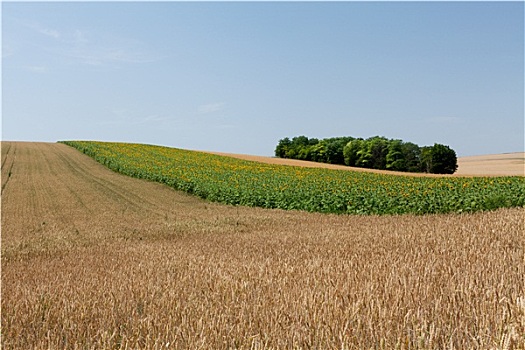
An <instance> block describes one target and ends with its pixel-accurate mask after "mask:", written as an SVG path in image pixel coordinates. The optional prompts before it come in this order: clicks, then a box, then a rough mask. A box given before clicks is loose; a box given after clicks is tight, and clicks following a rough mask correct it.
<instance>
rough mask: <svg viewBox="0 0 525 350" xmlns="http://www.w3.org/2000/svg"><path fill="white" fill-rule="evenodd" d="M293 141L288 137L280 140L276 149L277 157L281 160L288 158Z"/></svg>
mask: <svg viewBox="0 0 525 350" xmlns="http://www.w3.org/2000/svg"><path fill="white" fill-rule="evenodd" d="M291 145H292V141H290V139H289V138H288V137H285V138H284V139H281V140H279V143H278V144H277V147H275V156H276V157H279V158H286V152H287V151H288V150H289V149H290V146H291Z"/></svg>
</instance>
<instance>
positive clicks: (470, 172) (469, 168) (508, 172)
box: [209, 152, 525, 177]
mask: <svg viewBox="0 0 525 350" xmlns="http://www.w3.org/2000/svg"><path fill="white" fill-rule="evenodd" d="M209 153H212V154H217V155H222V156H227V157H233V158H238V159H244V160H251V161H256V162H262V163H268V164H281V165H292V166H302V167H311V168H326V169H338V170H351V171H365V172H373V173H383V174H397V175H409V176H427V177H436V176H443V175H435V174H426V173H406V172H395V171H384V170H374V169H364V168H356V167H348V166H344V165H334V164H326V163H316V162H308V161H303V160H296V159H283V158H274V157H264V156H252V155H247V154H235V153H222V152H209ZM452 176H525V153H523V152H516V153H505V154H492V155H483V156H472V157H459V158H458V170H457V171H456V172H455V173H454V174H453V175H452Z"/></svg>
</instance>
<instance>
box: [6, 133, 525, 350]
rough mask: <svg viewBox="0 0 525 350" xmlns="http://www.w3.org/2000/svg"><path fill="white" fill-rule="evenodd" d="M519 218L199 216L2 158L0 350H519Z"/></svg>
mask: <svg viewBox="0 0 525 350" xmlns="http://www.w3.org/2000/svg"><path fill="white" fill-rule="evenodd" d="M524 214H525V209H523V208H514V209H500V210H497V211H491V212H481V213H475V214H446V215H422V216H414V215H399V216H352V215H328V214H318V213H305V212H298V211H283V210H266V209H261V208H246V207H240V206H239V207H236V206H226V205H220V204H215V203H210V202H206V201H203V200H200V199H197V198H195V197H191V196H189V195H186V194H183V193H180V192H177V191H174V190H172V189H171V188H169V187H167V186H163V185H160V184H156V183H152V182H147V181H144V180H138V179H133V178H128V177H125V176H122V175H118V174H116V173H114V172H111V171H109V170H108V169H106V168H105V167H103V166H102V165H100V164H98V163H96V162H95V161H94V160H92V159H91V158H89V157H87V156H86V155H83V154H81V153H80V152H78V151H76V150H74V149H72V148H70V147H68V146H66V145H63V144H45V143H11V142H9V143H6V142H3V143H2V212H1V219H2V301H1V302H2V314H1V316H2V321H1V327H2V328H1V335H2V348H3V349H167V348H173V349H229V348H232V349H235V348H237V349H292V348H293V349H396V348H397V349H524V348H525V235H524V232H525V220H524Z"/></svg>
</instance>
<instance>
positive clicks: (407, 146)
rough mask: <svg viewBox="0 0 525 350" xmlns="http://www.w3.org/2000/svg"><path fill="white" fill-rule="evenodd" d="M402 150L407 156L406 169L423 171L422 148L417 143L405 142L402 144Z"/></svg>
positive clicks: (404, 155)
mask: <svg viewBox="0 0 525 350" xmlns="http://www.w3.org/2000/svg"><path fill="white" fill-rule="evenodd" d="M401 151H402V152H403V157H404V158H405V168H406V171H410V172H418V171H421V148H420V147H419V146H418V145H416V144H415V143H412V142H403V143H402V144H401Z"/></svg>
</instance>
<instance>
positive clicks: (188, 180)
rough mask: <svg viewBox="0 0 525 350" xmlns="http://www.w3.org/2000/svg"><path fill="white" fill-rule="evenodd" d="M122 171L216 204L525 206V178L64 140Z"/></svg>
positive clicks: (329, 209)
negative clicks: (398, 171) (391, 171)
mask: <svg viewBox="0 0 525 350" xmlns="http://www.w3.org/2000/svg"><path fill="white" fill-rule="evenodd" d="M62 143H64V144H67V145H69V146H72V147H74V148H76V149H78V150H79V151H81V152H83V153H85V154H87V155H89V156H90V157H92V158H94V159H95V160H96V161H98V162H99V163H101V164H103V165H105V166H107V167H108V168H110V169H111V170H113V171H116V172H118V173H121V174H124V175H128V176H132V177H135V178H140V179H146V180H150V181H156V182H160V183H163V184H166V185H168V186H171V187H173V188H175V189H177V190H181V191H185V192H188V193H190V194H194V195H197V196H199V197H201V198H205V199H207V200H210V201H215V202H221V203H225V204H232V205H245V206H257V207H263V208H280V209H295V210H305V211H316V212H323V213H338V214H342V213H347V214H404V213H414V214H429V213H448V212H474V211H480V210H492V209H497V208H503V207H523V206H525V177H522V176H506V177H445V176H444V177H413V176H400V175H388V174H377V173H368V172H357V171H346V170H332V169H321V168H303V167H295V166H285V165H272V164H264V163H259V162H253V161H246V160H240V159H236V158H231V157H226V156H219V155H213V154H208V153H204V152H197V151H188V150H182V149H177V148H168V147H161V146H153V145H144V144H130V143H113V142H95V141H62Z"/></svg>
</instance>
